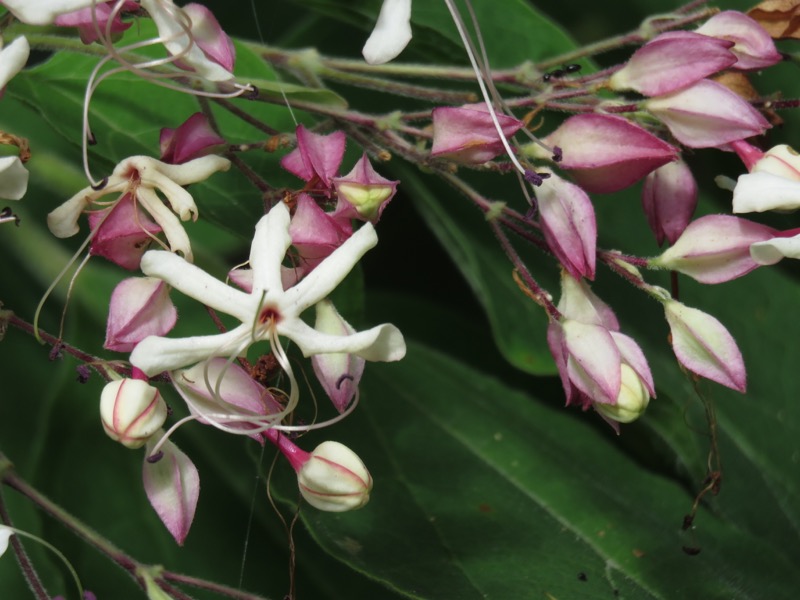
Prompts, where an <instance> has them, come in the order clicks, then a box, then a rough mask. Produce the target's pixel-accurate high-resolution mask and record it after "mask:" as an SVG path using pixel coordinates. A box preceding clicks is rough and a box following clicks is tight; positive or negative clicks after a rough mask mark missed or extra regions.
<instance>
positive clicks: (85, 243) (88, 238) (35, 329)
mask: <svg viewBox="0 0 800 600" xmlns="http://www.w3.org/2000/svg"><path fill="white" fill-rule="evenodd" d="M110 214H111V211H110V210H109V211H108V212H107V213H106V214H105V216H103V218H102V219H101V220H100V222H99V223H98V224H97V227H95V228H94V229H93V230H91V231H90V232H89V235H87V236H86V239H85V240H83V243H82V244H81V245H80V246H79V247H78V249H77V250H76V251H75V253H74V254H73V255H72V256H71V257H70V259H69V260H68V261H67V264H66V265H64V268H63V269H61V271H59V273H58V275H56V278H55V279H54V280H53V282H52V283H51V284H50V285H49V286H48V288H47V289H46V290H45V292H44V294H43V295H42V299H41V300H39V304H37V305H36V311H35V312H34V314H33V335H34V337H35V338H36V341H37V342H39V343H40V344H44V340H43V339H42V338H41V336H40V335H39V317H40V316H41V315H42V309H43V308H44V303H45V302H47V299H48V298H49V297H50V294H52V293H53V290H54V289H55V288H56V286H57V285H58V284H59V283H60V282H61V280H62V279H63V278H64V275H66V274H67V271H69V269H71V268H72V265H74V264H75V261H76V260H78V257H79V256H80V255H81V254H82V253H83V251H84V250H86V247H87V246H88V245H89V244H90V243H91V241H92V240H93V239H94V236H95V233H97V231H98V230H99V229H100V228H101V227H102V226H103V223H105V221H106V219H108V216H109V215H110ZM90 256H91V254H87V255H86V258H85V259H84V260H82V261H81V264H80V266H79V267H78V269H77V271H76V275H77V273H78V272H80V270H81V269H82V268H83V266H84V265H85V264H86V261H87V260H88V259H89V257H90ZM73 283H74V278H73V281H72V282H70V285H69V290H70V291H71V290H72V284H73ZM64 310H66V307H65V308H64ZM63 327H64V321H63V315H62V321H61V329H63Z"/></svg>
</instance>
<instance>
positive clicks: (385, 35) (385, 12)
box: [361, 0, 411, 65]
mask: <svg viewBox="0 0 800 600" xmlns="http://www.w3.org/2000/svg"><path fill="white" fill-rule="evenodd" d="M410 41H411V0H383V6H381V13H380V14H379V15H378V22H377V23H375V29H373V30H372V35H370V36H369V39H368V40H367V43H366V44H364V48H363V50H361V54H363V55H364V60H366V61H367V62H368V63H369V64H371V65H380V64H383V63H385V62H389V61H390V60H392V59H393V58H395V57H396V56H397V55H398V54H400V53H401V52H402V51H403V49H404V48H405V47H406V46H407V45H408V42H410Z"/></svg>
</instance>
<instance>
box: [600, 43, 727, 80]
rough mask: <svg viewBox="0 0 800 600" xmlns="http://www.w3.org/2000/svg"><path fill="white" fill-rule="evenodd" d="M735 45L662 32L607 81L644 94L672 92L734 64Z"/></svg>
mask: <svg viewBox="0 0 800 600" xmlns="http://www.w3.org/2000/svg"><path fill="white" fill-rule="evenodd" d="M733 45H734V42H730V41H727V40H722V39H718V38H713V37H708V36H706V35H700V34H699V33H693V32H690V31H670V32H667V33H662V34H661V35H659V36H657V37H655V38H654V39H653V40H652V41H650V42H648V43H646V44H645V45H644V46H642V47H641V48H639V49H638V50H637V51H636V52H634V54H633V56H631V59H630V60H629V61H628V63H627V64H626V65H625V66H624V67H623V68H622V69H620V70H619V71H617V72H616V73H614V75H612V76H611V78H610V79H609V81H608V83H609V86H610V87H611V89H614V90H635V91H637V92H639V93H641V94H644V95H645V96H661V95H663V94H670V93H672V92H675V91H677V90H681V89H683V88H686V87H688V86H690V85H692V84H693V83H696V82H698V81H700V80H701V79H703V78H704V77H708V76H709V75H713V74H714V73H717V72H719V71H722V70H723V69H727V68H728V67H730V66H731V65H733V64H735V63H736V61H737V58H736V56H735V55H734V54H733V53H732V52H731V51H730V48H732V47H733Z"/></svg>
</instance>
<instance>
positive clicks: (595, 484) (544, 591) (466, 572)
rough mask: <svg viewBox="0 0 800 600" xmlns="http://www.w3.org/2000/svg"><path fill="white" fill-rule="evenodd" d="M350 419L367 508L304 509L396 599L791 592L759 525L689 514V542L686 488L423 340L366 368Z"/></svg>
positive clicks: (792, 576) (601, 434) (792, 582)
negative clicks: (694, 527)
mask: <svg viewBox="0 0 800 600" xmlns="http://www.w3.org/2000/svg"><path fill="white" fill-rule="evenodd" d="M558 404H560V402H558ZM359 412H360V414H361V416H360V417H355V416H354V418H353V419H352V421H351V423H350V426H351V427H352V429H351V432H352V433H351V434H350V439H352V440H353V442H352V447H353V449H354V450H355V451H356V452H359V453H360V454H361V457H362V458H363V459H364V460H365V461H366V462H367V465H368V467H370V469H371V471H372V474H373V477H374V478H375V487H374V490H373V494H372V499H371V501H370V504H368V505H367V506H366V507H365V508H364V509H362V510H360V511H358V512H355V513H352V514H342V515H332V514H324V513H320V512H316V511H311V510H308V511H305V512H304V515H305V518H306V521H307V523H308V525H309V527H310V528H311V529H312V532H313V534H314V535H315V537H316V538H317V539H318V540H319V541H320V543H321V544H323V546H324V547H325V548H326V549H327V550H328V551H329V552H330V553H331V554H332V555H334V556H336V557H338V558H339V559H340V560H342V561H343V562H345V563H347V564H348V565H350V566H351V567H352V568H354V569H356V570H358V571H360V572H363V573H366V574H368V575H370V576H371V577H374V578H376V579H377V580H378V581H381V582H383V583H384V585H386V586H387V587H390V588H392V589H395V590H400V591H402V592H403V593H404V594H405V595H406V596H407V597H409V598H483V597H497V598H540V597H541V598H547V597H553V598H580V597H586V598H602V597H609V598H612V597H615V596H617V595H618V596H619V597H626V598H665V599H669V598H675V597H684V598H730V597H736V598H764V597H786V596H787V595H788V596H790V595H791V594H792V593H793V592H792V590H793V589H796V587H797V586H798V585H800V575H798V573H797V571H796V570H795V569H794V567H793V564H792V560H791V557H792V556H795V554H792V553H787V552H785V551H784V550H785V547H782V546H781V545H780V544H779V543H775V542H774V541H773V540H771V539H765V538H764V537H763V536H764V533H765V532H764V531H763V530H762V531H761V532H758V533H756V532H751V531H747V530H743V529H741V527H740V526H739V525H738V524H737V523H736V522H734V521H732V520H730V519H729V518H727V517H726V516H725V515H724V514H721V515H720V514H717V515H714V514H712V513H711V512H709V511H707V510H705V509H701V511H700V515H699V516H698V519H697V521H696V522H697V523H698V533H697V535H696V536H695V535H692V534H691V533H682V532H681V527H680V525H681V521H682V515H683V514H684V512H686V511H687V510H688V507H689V506H690V505H691V502H692V495H691V493H688V492H687V491H686V490H685V489H684V487H683V485H682V483H681V482H680V481H679V480H677V479H676V478H675V477H674V476H664V475H663V474H660V473H654V472H650V471H648V470H646V469H643V468H642V465H641V463H640V462H639V460H637V456H636V455H635V454H634V453H628V452H625V451H623V449H622V448H621V447H620V444H619V442H618V440H619V438H615V437H614V436H613V435H611V434H610V429H606V428H605V425H602V427H601V428H598V427H595V426H594V425H595V424H600V422H599V419H597V418H596V417H594V416H592V415H591V414H580V413H575V412H568V411H565V410H563V409H561V408H558V409H553V408H551V407H548V406H545V405H543V404H542V403H541V402H539V401H537V400H536V399H535V398H533V397H532V396H530V395H527V394H523V393H520V392H517V391H515V390H512V389H510V388H508V387H506V386H505V385H503V383H502V382H500V381H498V380H496V379H494V378H491V377H489V376H487V375H485V374H483V373H481V372H479V371H477V370H476V369H474V368H467V367H465V366H463V365H461V364H459V363H458V362H455V361H452V360H450V359H448V358H447V357H445V356H443V355H440V354H438V353H436V352H434V351H432V350H430V349H427V348H424V347H421V346H418V345H415V344H411V345H410V346H409V354H408V356H407V357H406V359H404V360H403V361H402V362H400V363H397V364H392V365H370V367H369V369H368V373H367V375H366V378H365V381H364V399H363V405H362V406H361V407H360V408H359ZM346 437H347V436H345V439H346ZM348 442H349V440H348ZM638 450H639V451H640V452H642V451H646V449H643V448H638ZM719 501H720V503H721V504H724V505H725V506H728V505H737V504H738V503H740V502H742V501H743V499H742V498H741V497H739V496H734V495H729V494H723V496H722V497H721V498H720V499H719ZM697 545H699V546H701V552H700V553H699V554H698V555H696V556H690V555H688V554H687V553H685V552H684V551H682V547H694V546H697ZM399 557H402V559H399ZM676 573H680V577H676Z"/></svg>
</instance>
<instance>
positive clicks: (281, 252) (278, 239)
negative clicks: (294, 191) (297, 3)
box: [250, 202, 292, 291]
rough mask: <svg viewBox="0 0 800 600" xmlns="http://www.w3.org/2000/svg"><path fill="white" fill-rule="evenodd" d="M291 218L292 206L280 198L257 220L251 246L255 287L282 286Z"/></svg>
mask: <svg viewBox="0 0 800 600" xmlns="http://www.w3.org/2000/svg"><path fill="white" fill-rule="evenodd" d="M289 221H290V217H289V207H288V206H286V205H285V204H284V203H283V202H279V203H278V204H276V205H275V206H273V207H272V209H271V210H270V211H269V212H268V213H267V214H266V215H264V216H263V217H261V219H259V221H258V223H257V224H256V233H255V235H254V236H253V244H252V246H251V247H250V269H251V270H252V271H253V286H252V289H254V290H255V289H259V290H266V291H277V290H280V291H282V290H283V284H282V283H281V263H282V262H283V257H284V256H286V251H287V250H288V249H289V246H290V245H291V243H292V238H291V236H290V235H289Z"/></svg>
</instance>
